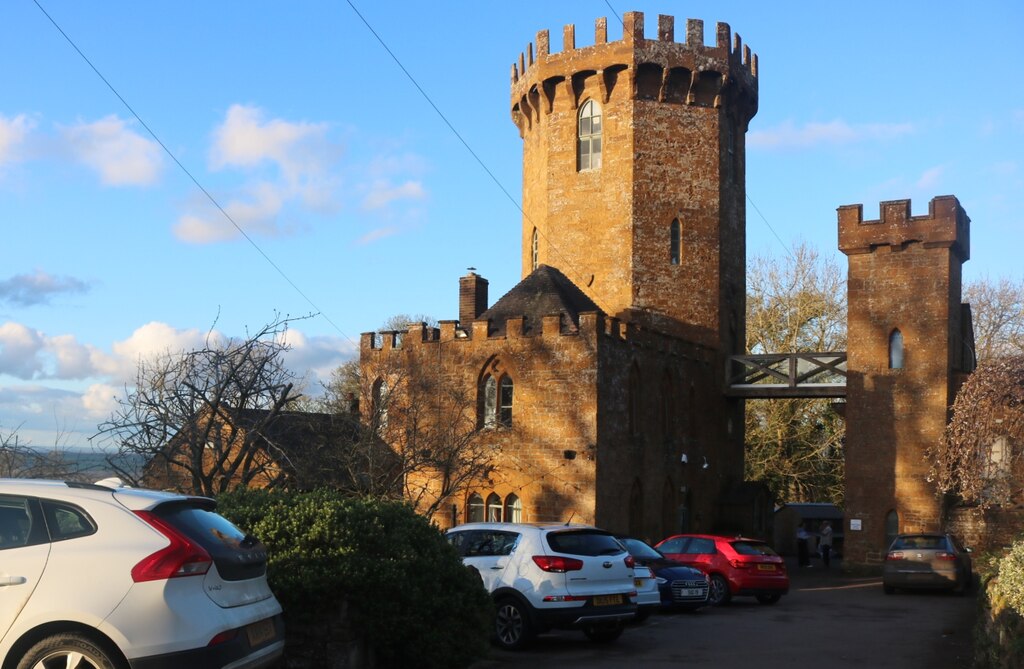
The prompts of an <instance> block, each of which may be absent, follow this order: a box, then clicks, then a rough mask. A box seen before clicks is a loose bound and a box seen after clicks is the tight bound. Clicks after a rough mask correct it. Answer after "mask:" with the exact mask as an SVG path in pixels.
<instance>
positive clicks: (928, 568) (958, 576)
mask: <svg viewBox="0 0 1024 669" xmlns="http://www.w3.org/2000/svg"><path fill="white" fill-rule="evenodd" d="M973 581H974V571H973V568H972V565H971V549H969V548H966V547H965V546H964V545H963V544H962V543H961V542H960V540H959V539H958V538H957V537H956V536H954V535H952V534H942V533H930V532H921V533H916V534H901V535H899V536H897V537H896V539H895V541H893V542H892V545H891V546H889V552H888V553H887V554H886V556H885V566H884V567H883V568H882V587H883V588H884V589H885V593H886V594H887V595H891V594H892V593H894V592H896V589H897V588H903V589H912V588H932V589H947V590H952V591H953V592H955V593H957V594H963V593H965V592H966V591H967V590H969V589H970V587H971V584H972V583H973Z"/></svg>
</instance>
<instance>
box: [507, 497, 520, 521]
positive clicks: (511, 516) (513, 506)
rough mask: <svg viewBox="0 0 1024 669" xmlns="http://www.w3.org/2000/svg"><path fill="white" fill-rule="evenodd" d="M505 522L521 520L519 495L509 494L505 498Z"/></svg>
mask: <svg viewBox="0 0 1024 669" xmlns="http://www.w3.org/2000/svg"><path fill="white" fill-rule="evenodd" d="M505 522H506V523H521V522H523V503H522V502H520V501H519V497H517V496H516V495H513V494H510V495H509V496H508V497H506V498H505Z"/></svg>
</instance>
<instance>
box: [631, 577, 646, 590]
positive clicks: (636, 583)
mask: <svg viewBox="0 0 1024 669" xmlns="http://www.w3.org/2000/svg"><path fill="white" fill-rule="evenodd" d="M633 585H634V586H636V587H638V588H642V587H644V579H642V578H634V579H633Z"/></svg>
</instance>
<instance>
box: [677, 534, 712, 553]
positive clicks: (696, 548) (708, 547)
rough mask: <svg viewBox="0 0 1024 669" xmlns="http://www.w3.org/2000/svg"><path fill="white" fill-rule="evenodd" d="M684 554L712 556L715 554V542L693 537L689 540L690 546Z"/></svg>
mask: <svg viewBox="0 0 1024 669" xmlns="http://www.w3.org/2000/svg"><path fill="white" fill-rule="evenodd" d="M684 552H685V553H688V554H690V555H713V554H714V553H715V540H714V539H700V538H698V537H694V538H692V539H690V544H689V545H688V546H687V547H686V551H684Z"/></svg>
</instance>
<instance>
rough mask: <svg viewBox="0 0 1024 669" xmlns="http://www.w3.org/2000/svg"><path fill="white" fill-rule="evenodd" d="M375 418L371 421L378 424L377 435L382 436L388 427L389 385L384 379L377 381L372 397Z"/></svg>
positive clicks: (374, 384)
mask: <svg viewBox="0 0 1024 669" xmlns="http://www.w3.org/2000/svg"><path fill="white" fill-rule="evenodd" d="M371 400H372V407H371V408H372V411H373V416H372V417H371V420H373V421H375V422H376V424H377V434H378V435H379V434H381V433H382V432H383V431H384V430H386V429H387V427H388V383H387V381H385V380H384V379H377V380H376V381H375V382H374V383H373V392H372V395H371Z"/></svg>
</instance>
